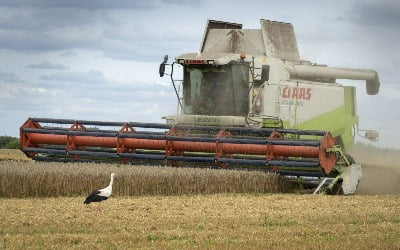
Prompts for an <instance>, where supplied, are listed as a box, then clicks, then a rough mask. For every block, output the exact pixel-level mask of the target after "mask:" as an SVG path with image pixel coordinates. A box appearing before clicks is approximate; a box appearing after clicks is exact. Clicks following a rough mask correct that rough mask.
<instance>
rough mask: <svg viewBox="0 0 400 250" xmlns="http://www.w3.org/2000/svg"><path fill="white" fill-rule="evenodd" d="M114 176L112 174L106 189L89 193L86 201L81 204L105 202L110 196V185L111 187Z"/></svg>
mask: <svg viewBox="0 0 400 250" xmlns="http://www.w3.org/2000/svg"><path fill="white" fill-rule="evenodd" d="M114 176H115V174H114V173H112V174H111V181H110V185H108V186H107V187H105V188H103V189H99V190H96V191H93V193H91V194H90V195H89V196H88V197H87V198H86V200H85V201H84V202H83V204H89V203H91V202H100V201H104V200H107V199H108V197H110V195H111V193H112V185H113V181H114Z"/></svg>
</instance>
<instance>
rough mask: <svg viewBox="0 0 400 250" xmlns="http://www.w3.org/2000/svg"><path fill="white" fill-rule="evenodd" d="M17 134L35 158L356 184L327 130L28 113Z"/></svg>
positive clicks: (334, 189)
mask: <svg viewBox="0 0 400 250" xmlns="http://www.w3.org/2000/svg"><path fill="white" fill-rule="evenodd" d="M43 124H45V126H44V125H43ZM65 126H67V127H65ZM110 127H119V128H120V129H118V130H112V129H110ZM149 130H150V131H149ZM155 130H158V132H155ZM286 137H288V138H290V139H285V138H286ZM301 137H307V138H308V139H300V138H301ZM20 138H21V149H22V151H23V152H24V153H25V154H26V155H27V156H28V157H32V158H33V159H34V160H46V161H62V162H65V161H109V160H110V159H112V160H114V161H115V160H117V161H121V162H126V163H127V162H131V163H135V162H136V161H138V160H139V162H140V163H142V162H143V160H145V161H161V162H169V163H170V164H171V165H172V166H179V164H181V163H180V162H191V163H206V165H203V167H204V166H207V167H214V168H233V169H238V168H240V169H247V170H259V171H270V172H274V173H277V174H280V175H284V176H305V177H309V178H314V179H313V180H308V181H307V182H308V183H312V182H314V183H315V182H316V179H315V178H324V179H325V178H326V180H329V182H331V183H337V184H340V185H339V186H340V187H337V186H338V185H334V184H332V185H331V186H332V187H331V188H329V189H327V190H329V191H328V192H335V193H339V192H343V193H345V194H350V193H352V192H354V190H355V187H350V185H353V186H354V185H355V184H347V186H346V185H343V184H342V182H343V180H344V178H343V176H341V174H342V173H341V171H338V170H339V169H340V168H338V167H340V166H342V167H347V166H349V165H350V163H349V162H346V157H344V155H343V154H342V153H341V151H340V149H338V148H337V145H336V143H335V139H334V138H333V137H332V135H331V134H330V133H329V132H326V131H317V130H290V129H266V128H257V129H254V128H243V127H226V128H221V127H216V126H195V127H194V126H187V125H170V124H160V123H138V122H127V123H124V122H101V121H80V120H65V119H48V118H29V119H28V120H27V121H26V122H25V123H24V124H23V125H22V126H21V128H20ZM190 166H191V167H194V166H195V165H193V164H191V165H190ZM200 167H201V166H200ZM353 168H355V166H353ZM337 176H341V177H340V178H337V180H335V181H332V180H334V179H333V177H337ZM352 190H353V191H352Z"/></svg>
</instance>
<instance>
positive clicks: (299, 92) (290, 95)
mask: <svg viewBox="0 0 400 250" xmlns="http://www.w3.org/2000/svg"><path fill="white" fill-rule="evenodd" d="M282 98H286V99H295V100H310V99H311V88H298V87H287V86H286V87H284V88H283V89H282Z"/></svg>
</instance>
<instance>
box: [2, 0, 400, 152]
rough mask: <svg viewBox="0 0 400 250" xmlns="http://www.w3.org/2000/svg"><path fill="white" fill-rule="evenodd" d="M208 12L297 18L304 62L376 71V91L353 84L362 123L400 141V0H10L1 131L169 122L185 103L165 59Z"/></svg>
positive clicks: (388, 140) (6, 0) (247, 23)
mask: <svg viewBox="0 0 400 250" xmlns="http://www.w3.org/2000/svg"><path fill="white" fill-rule="evenodd" d="M207 19H213V20H220V21H228V22H234V23H241V24H243V28H246V29H251V28H252V29H259V28H260V23H259V20H260V19H269V20H275V21H282V22H290V23H292V24H293V26H294V29H295V33H296V37H297V43H298V47H299V51H300V57H301V58H302V59H303V60H309V61H312V62H317V63H320V64H327V65H329V66H336V67H348V68H362V69H374V70H376V71H377V72H378V74H379V77H380V82H381V88H380V93H379V94H378V95H376V96H368V95H367V94H366V90H365V82H363V81H343V82H344V83H345V84H348V85H353V86H356V87H357V108H358V115H359V116H360V126H359V127H360V128H363V129H375V130H378V131H379V133H380V140H379V141H378V142H376V143H375V144H374V145H377V146H381V147H392V148H400V139H399V138H400V130H399V129H397V127H398V125H400V80H399V77H398V72H399V71H400V49H399V44H400V28H399V27H400V2H398V1H397V0H391V1H386V0H383V1H378V0H376V1H370V0H336V1H316V0H314V1H309V0H305V1H288V0H281V1H268V0H247V1H236V0H229V1H226V0H222V1H212V0H188V1H184V0H149V1H123V0H113V1H107V0H97V1H94V0H93V1H88V0H69V1H64V0H62V1H58V0H35V1H33V0H17V1H16V0H1V1H0V58H1V59H0V125H1V126H0V135H10V136H19V127H20V126H21V125H22V124H23V123H24V122H25V121H26V120H27V119H28V118H29V117H48V118H66V119H84V120H100V121H141V122H163V120H162V119H161V117H162V116H164V115H168V114H175V113H176V111H177V101H176V97H175V94H174V91H173V88H172V86H171V82H170V80H169V78H168V77H164V78H160V77H159V75H158V66H159V64H160V62H161V61H162V59H163V56H164V55H165V54H168V55H169V58H170V60H171V58H172V59H173V58H175V57H177V56H179V55H181V54H184V53H188V52H197V51H198V50H199V47H200V41H201V38H202V35H203V31H204V26H205V24H206V21H207ZM176 78H177V79H181V76H180V75H176ZM357 140H359V141H362V142H365V141H364V140H363V139H361V138H358V139H357Z"/></svg>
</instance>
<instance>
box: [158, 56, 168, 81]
mask: <svg viewBox="0 0 400 250" xmlns="http://www.w3.org/2000/svg"><path fill="white" fill-rule="evenodd" d="M167 62H168V55H165V56H164V60H163V61H162V63H161V64H160V67H159V68H158V73H159V74H160V77H163V76H164V74H165V64H166V63H167Z"/></svg>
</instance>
